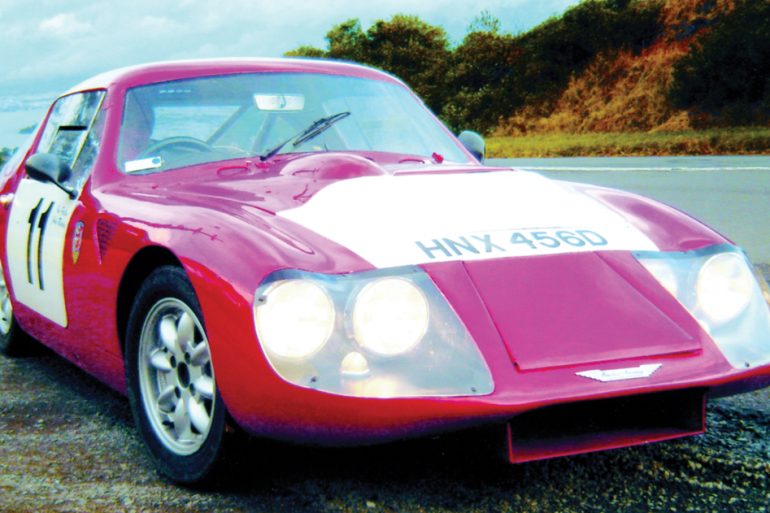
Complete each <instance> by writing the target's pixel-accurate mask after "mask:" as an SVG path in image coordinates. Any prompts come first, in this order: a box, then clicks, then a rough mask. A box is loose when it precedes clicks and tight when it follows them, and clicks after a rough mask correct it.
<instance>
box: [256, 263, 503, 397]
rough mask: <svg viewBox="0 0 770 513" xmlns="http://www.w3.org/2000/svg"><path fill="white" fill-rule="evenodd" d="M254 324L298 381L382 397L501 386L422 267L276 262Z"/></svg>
mask: <svg viewBox="0 0 770 513" xmlns="http://www.w3.org/2000/svg"><path fill="white" fill-rule="evenodd" d="M254 324H255V327H256V331H257V338H258V340H259V343H260V344H261V345H262V346H263V348H264V351H265V355H266V356H267V359H268V361H269V362H270V365H271V366H272V368H273V369H274V370H275V372H276V373H277V374H278V375H279V376H280V377H281V378H283V379H284V380H286V381H288V382H289V383H292V384H294V385H297V386H301V387H305V388H312V389H314V390H319V391H324V392H329V393H333V394H340V395H347V396H354V397H378V398H385V397H426V396H431V397H436V396H468V395H486V394H489V393H491V392H492V390H493V389H494V384H493V382H492V376H491V374H490V372H489V368H488V367H487V366H486V363H485V362H484V358H483V357H482V355H481V352H480V351H479V348H478V346H477V345H476V343H475V342H474V340H473V338H472V337H471V335H470V333H468V330H467V329H466V328H465V326H464V325H463V323H462V322H461V321H460V319H459V318H458V316H457V314H456V313H455V312H454V310H453V309H452V307H451V306H450V305H449V303H448V302H447V300H446V299H445V298H444V296H443V294H441V292H440V291H439V290H438V288H437V287H436V285H435V284H434V283H433V281H432V280H431V279H430V277H429V276H428V275H427V274H426V273H425V272H424V271H423V270H422V269H420V268H418V267H411V266H409V267H398V268H391V269H379V270H374V271H364V272H357V273H348V274H334V275H328V274H320V273H310V272H305V271H298V270H293V269H286V270H280V271H276V272H274V273H272V274H271V275H269V276H267V277H266V278H265V280H264V281H263V283H262V284H261V285H260V286H259V288H258V289H257V290H256V292H255V295H254Z"/></svg>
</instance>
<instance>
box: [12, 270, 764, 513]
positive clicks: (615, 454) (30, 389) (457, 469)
mask: <svg viewBox="0 0 770 513" xmlns="http://www.w3.org/2000/svg"><path fill="white" fill-rule="evenodd" d="M760 268H761V270H762V272H763V273H764V274H765V276H767V277H768V278H770V266H767V265H764V266H760ZM489 438H494V437H489ZM486 439H487V437H482V436H481V434H479V433H473V434H464V435H459V436H451V437H444V438H440V439H430V440H421V441H417V442H414V441H413V442H402V443H396V444H390V445H387V446H382V447H375V448H366V449H360V448H359V449H342V450H340V449H313V448H305V447H296V446H290V445H285V444H278V443H273V442H264V441H257V440H250V441H248V443H246V444H244V452H243V453H242V454H241V456H240V460H241V462H240V464H239V465H236V466H233V467H232V472H231V476H228V477H229V479H228V482H227V483H226V484H220V485H219V487H218V488H217V489H215V490H208V491H195V490H190V489H186V488H181V487H178V486H175V485H173V484H169V483H167V482H165V481H164V480H163V479H161V478H160V477H158V475H157V474H156V473H155V472H154V470H153V468H152V467H151V464H150V462H149V460H148V458H147V457H145V455H144V453H143V449H142V446H141V443H140V441H139V440H138V438H137V436H136V435H135V432H134V429H133V424H132V421H131V417H130V412H129V408H128V403H127V401H126V400H125V399H123V398H122V397H121V396H119V395H117V394H115V393H113V392H112V391H110V390H109V389H107V388H106V387H105V386H103V385H101V384H99V383H98V382H96V381H95V380H93V379H91V378H90V377H88V376H87V375H85V374H84V373H83V372H81V371H79V370H78V369H77V368H76V367H74V366H72V365H71V364H69V363H67V362H65V361H64V360H62V359H61V358H59V357H57V356H55V355H53V354H52V353H50V352H49V351H47V350H44V349H40V350H39V351H37V352H36V354H34V355H32V356H28V357H25V358H20V359H8V358H5V357H0V511H1V512H19V513H20V512H30V513H32V512H35V513H36V512H97V511H99V512H101V511H105V512H190V511H194V512H198V511H200V512H213V511H217V512H255V511H268V512H272V511H275V512H287V511H292V512H293V511H328V512H353V511H365V512H380V511H387V512H396V511H398V512H401V511H403V512H443V511H468V512H479V511H495V512H497V511H500V512H557V511H558V512H573V511H575V512H577V511H580V512H663V511H666V512H689V511H692V512H711V511H713V512H736V513H738V512H740V513H746V512H770V389H767V390H763V391H758V392H754V393H751V394H745V395H742V396H736V397H731V398H725V399H719V400H715V401H712V402H711V403H710V404H709V410H708V432H707V433H706V434H705V435H701V436H698V437H692V438H687V439H682V440H678V441H672V442H665V443H659V444H653V445H648V446H643V447H634V448H630V449H621V450H616V451H608V452H603V453H595V454H588V455H581V456H575V457H570V458H560V459H554V460H548V461H543V462H535V463H528V464H523V465H515V466H512V465H507V464H505V463H502V462H500V461H499V460H497V459H496V458H495V457H493V456H492V451H491V450H490V451H487V450H486V446H485V445H484V444H483V443H480V441H481V440H486Z"/></svg>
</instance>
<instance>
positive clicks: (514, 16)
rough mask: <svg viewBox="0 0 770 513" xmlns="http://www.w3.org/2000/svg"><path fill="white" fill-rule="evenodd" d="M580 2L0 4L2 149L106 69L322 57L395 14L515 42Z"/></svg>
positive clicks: (28, 0) (457, 33) (31, 0)
mask: <svg viewBox="0 0 770 513" xmlns="http://www.w3.org/2000/svg"><path fill="white" fill-rule="evenodd" d="M578 1H579V0H472V1H461V0H422V1H418V0H376V1H371V0H370V1H366V0H323V1H310V0H277V1H276V0H269V1H265V0H110V1H95V0H0V27H2V30H0V59H1V62H0V126H5V128H0V147H2V146H4V145H5V146H8V144H4V140H3V138H4V137H6V135H7V134H8V133H10V132H8V131H9V130H13V132H14V133H15V132H16V131H18V128H16V126H17V125H22V126H20V127H19V128H23V127H24V126H28V125H29V123H30V121H29V120H30V119H37V117H39V114H38V113H39V112H40V111H41V110H45V108H46V107H47V104H48V103H50V101H51V100H52V99H53V98H55V97H56V96H57V95H58V94H60V93H61V92H63V91H65V90H67V89H69V88H70V87H71V86H73V85H75V84H77V83H79V82H81V81H82V80H85V79H86V78H88V77H90V76H92V75H95V74H97V73H101V72H103V71H107V70H110V69H114V68H118V67H122V66H129V65H133V64H139V63H143V62H151V61H162V60H174V59H194V58H207V57H245V56H249V57H279V56H281V55H283V53H284V52H286V51H288V50H291V49H294V48H296V47H298V46H300V45H313V46H318V47H321V48H325V40H324V36H325V35H326V33H327V32H328V31H329V29H330V28H331V27H333V26H334V25H336V24H338V23H341V22H343V21H345V20H348V19H350V18H358V19H359V20H360V21H361V24H362V26H363V27H364V29H367V28H368V27H369V26H370V25H371V24H372V23H373V22H374V21H376V20H379V19H389V18H390V17H391V16H393V15H394V14H396V13H404V14H414V15H417V16H419V17H420V18H421V19H422V20H424V21H426V22H428V23H431V24H433V25H440V26H442V27H444V29H445V30H446V31H447V34H448V35H449V38H450V41H452V42H453V43H459V42H461V41H462V38H463V36H464V35H465V34H466V32H467V28H468V26H469V25H470V24H471V22H472V21H473V20H474V18H476V17H477V16H478V15H479V14H480V13H481V12H482V11H488V12H489V13H490V14H492V15H493V16H495V17H496V18H498V19H499V20H500V25H501V29H502V30H503V31H505V32H511V33H519V32H523V31H526V30H528V29H530V28H532V27H534V26H536V25H538V24H539V23H541V22H543V21H545V20H546V19H548V18H549V17H551V16H554V15H558V14H561V13H562V12H564V10H565V9H566V8H567V7H569V6H570V5H573V4H576V3H578ZM9 116H10V117H9ZM6 122H7V123H6ZM9 123H10V125H9ZM2 130H5V132H2ZM6 138H7V137H6Z"/></svg>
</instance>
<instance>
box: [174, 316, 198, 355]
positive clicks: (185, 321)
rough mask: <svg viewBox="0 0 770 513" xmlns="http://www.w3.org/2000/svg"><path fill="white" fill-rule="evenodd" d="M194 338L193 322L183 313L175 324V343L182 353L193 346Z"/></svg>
mask: <svg viewBox="0 0 770 513" xmlns="http://www.w3.org/2000/svg"><path fill="white" fill-rule="evenodd" d="M194 337H195V321H193V318H192V317H191V316H190V315H189V314H187V312H185V313H183V314H182V315H181V317H179V322H178V323H177V343H178V344H179V347H180V349H181V350H182V351H186V350H187V349H188V348H189V347H191V346H192V344H193V338H194Z"/></svg>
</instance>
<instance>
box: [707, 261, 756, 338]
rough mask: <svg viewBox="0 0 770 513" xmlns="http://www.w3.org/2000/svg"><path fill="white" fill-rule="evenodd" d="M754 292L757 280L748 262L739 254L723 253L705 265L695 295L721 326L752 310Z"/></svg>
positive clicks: (709, 314)
mask: <svg viewBox="0 0 770 513" xmlns="http://www.w3.org/2000/svg"><path fill="white" fill-rule="evenodd" d="M754 288H755V287H754V278H753V276H752V273H751V271H750V270H749V268H748V267H747V266H746V263H745V260H744V259H743V258H742V257H741V256H740V255H738V254H737V253H721V254H719V255H714V256H712V257H711V258H709V259H708V260H707V261H706V263H705V264H703V267H701V269H700V272H699V273H698V280H697V282H696V285H695V292H696V297H697V301H698V306H699V307H700V308H701V309H702V310H703V313H704V314H706V315H707V316H708V317H709V318H710V319H711V320H712V321H713V322H714V323H717V324H721V323H724V322H727V321H730V320H731V319H734V318H735V317H737V316H738V315H739V314H740V313H741V312H743V311H744V310H745V309H746V307H748V306H749V303H750V302H751V298H752V295H753V294H754Z"/></svg>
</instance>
